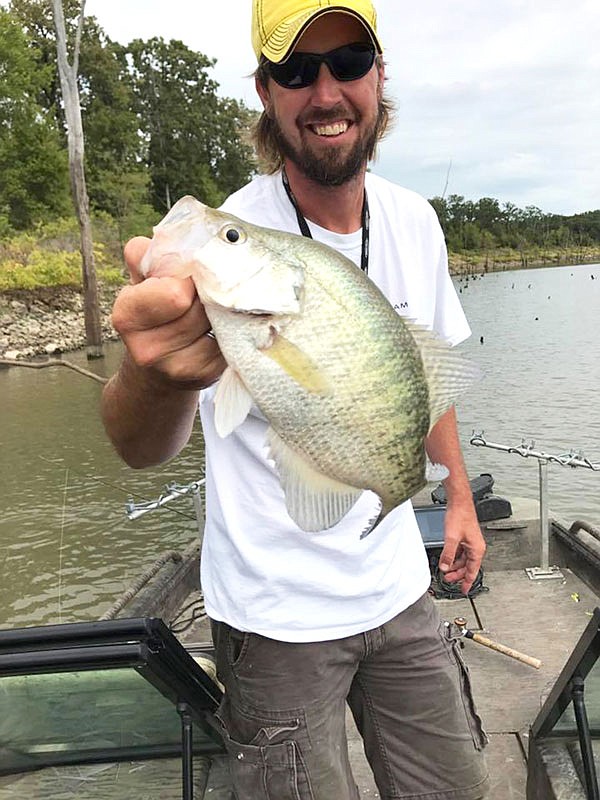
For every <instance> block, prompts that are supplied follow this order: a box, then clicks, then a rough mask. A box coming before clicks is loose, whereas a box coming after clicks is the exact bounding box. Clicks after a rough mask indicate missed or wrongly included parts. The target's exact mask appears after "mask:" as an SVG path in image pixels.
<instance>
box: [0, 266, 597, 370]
mask: <svg viewBox="0 0 600 800" xmlns="http://www.w3.org/2000/svg"><path fill="white" fill-rule="evenodd" d="M565 261H566V262H567V263H565ZM449 262H450V274H451V275H452V276H453V277H455V278H461V277H465V276H467V275H472V274H475V273H479V274H484V275H485V274H486V273H492V272H503V271H507V272H508V271H515V270H521V269H541V268H545V267H561V266H576V265H582V266H583V265H585V264H595V263H598V262H600V254H594V255H592V256H591V257H589V258H579V259H578V260H576V261H571V260H570V259H569V260H566V259H564V257H563V259H562V260H561V261H560V263H557V262H556V261H555V260H551V261H550V260H546V259H544V260H541V261H537V262H534V261H531V262H529V261H528V259H527V258H526V257H524V258H523V260H522V261H516V260H514V258H513V259H506V260H501V259H500V260H498V259H494V258H493V256H491V255H482V254H478V255H477V256H476V257H475V256H470V255H469V256H464V255H461V254H456V253H451V254H450V256H449ZM523 262H524V263H525V265H526V266H524V265H523ZM569 262H570V263H569ZM120 288H121V287H119V286H104V285H99V287H98V294H99V299H100V315H101V320H102V335H103V339H104V341H116V340H118V339H119V336H118V334H117V333H116V331H115V330H114V328H113V327H112V325H111V322H110V315H111V312H112V306H113V303H114V300H115V297H116V296H117V294H118V292H119V290H120ZM84 347H85V326H84V315H83V296H82V291H81V288H80V287H78V286H44V287H39V288H36V289H10V290H5V291H3V292H0V359H2V358H5V359H9V360H19V359H21V360H26V359H29V358H32V357H38V356H56V355H59V354H61V353H67V352H69V351H73V350H80V349H81V348H84Z"/></svg>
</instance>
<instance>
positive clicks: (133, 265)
mask: <svg viewBox="0 0 600 800" xmlns="http://www.w3.org/2000/svg"><path fill="white" fill-rule="evenodd" d="M149 245H150V239H148V237H147V236H135V237H134V238H133V239H130V240H129V241H128V242H127V244H126V245H125V247H124V249H123V258H124V259H125V264H126V265H127V269H128V270H129V276H130V278H131V282H132V283H141V281H143V280H144V276H143V275H142V272H141V269H140V263H141V260H142V258H143V257H144V254H145V252H146V250H147V249H148V246H149Z"/></svg>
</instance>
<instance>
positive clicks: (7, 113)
mask: <svg viewBox="0 0 600 800" xmlns="http://www.w3.org/2000/svg"><path fill="white" fill-rule="evenodd" d="M46 80H47V70H45V69H40V68H39V67H38V66H37V65H36V59H35V53H34V51H33V50H32V48H31V47H30V45H29V42H28V40H27V38H26V36H25V34H24V32H23V30H22V27H21V25H20V23H19V20H18V19H16V18H15V15H14V14H13V13H12V12H10V11H6V10H5V9H0V175H2V181H1V182H0V213H2V215H3V216H4V218H5V219H7V220H8V223H9V224H10V225H11V226H12V227H14V228H27V227H29V226H31V225H32V224H33V223H34V222H35V221H37V220H39V219H41V218H42V217H46V216H48V215H49V214H50V215H53V216H56V215H59V214H62V213H65V211H66V210H67V209H68V207H69V199H68V198H69V194H68V167H67V159H66V153H65V152H64V150H63V149H62V146H61V141H60V136H59V132H58V130H57V127H56V124H55V120H54V115H53V114H51V113H49V112H48V110H47V109H46V108H44V107H42V106H40V104H39V102H38V100H39V98H40V96H41V93H42V87H43V86H44V84H45V82H46Z"/></svg>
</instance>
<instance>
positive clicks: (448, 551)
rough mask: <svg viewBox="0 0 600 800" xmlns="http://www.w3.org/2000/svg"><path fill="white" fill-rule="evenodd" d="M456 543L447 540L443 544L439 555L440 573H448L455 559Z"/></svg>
mask: <svg viewBox="0 0 600 800" xmlns="http://www.w3.org/2000/svg"><path fill="white" fill-rule="evenodd" d="M457 546H458V541H456V540H453V539H449V538H447V539H446V541H445V542H444V548H443V550H442V554H441V555H440V561H439V564H438V566H439V568H440V571H441V572H448V570H449V569H450V567H451V566H452V564H454V561H455V559H456V548H457Z"/></svg>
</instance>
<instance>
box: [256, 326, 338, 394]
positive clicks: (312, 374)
mask: <svg viewBox="0 0 600 800" xmlns="http://www.w3.org/2000/svg"><path fill="white" fill-rule="evenodd" d="M261 352H262V353H263V354H264V355H265V356H268V357H269V358H271V359H272V360H273V361H275V363H276V364H278V365H279V366H280V367H281V369H282V370H283V371H284V372H286V373H287V374H288V375H289V376H290V378H293V380H295V381H296V383H298V384H299V385H300V386H302V388H303V389H306V391H307V392H310V393H311V394H322V395H324V394H328V392H329V390H330V385H329V382H328V380H327V377H326V376H325V375H324V374H323V372H322V370H320V369H319V367H318V365H317V364H315V362H314V361H312V359H311V358H310V357H309V356H307V355H306V353H304V352H303V351H302V350H301V349H300V348H299V347H298V346H297V345H295V344H294V343H293V342H290V340H289V339H286V338H285V336H282V335H281V334H280V333H278V334H276V335H275V336H274V337H273V342H272V344H271V345H270V346H269V347H267V348H265V349H264V350H261Z"/></svg>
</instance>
